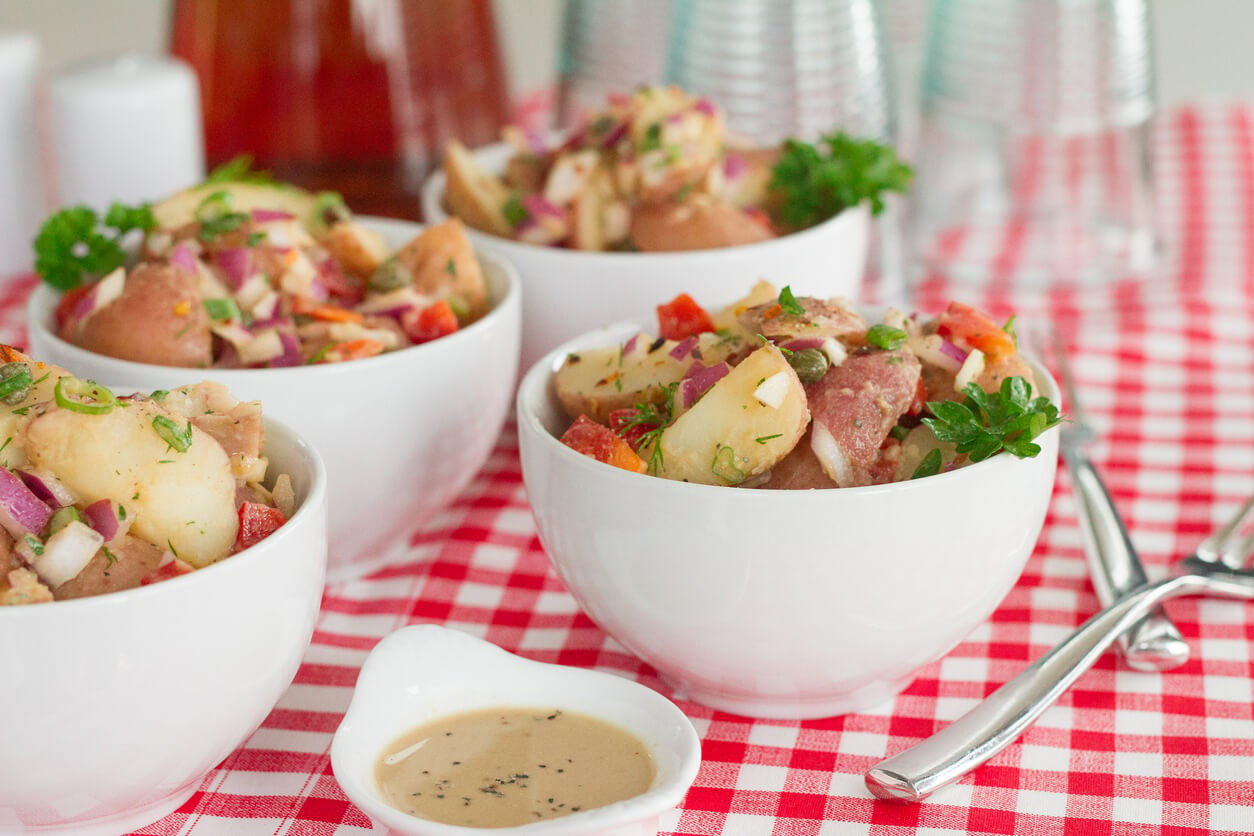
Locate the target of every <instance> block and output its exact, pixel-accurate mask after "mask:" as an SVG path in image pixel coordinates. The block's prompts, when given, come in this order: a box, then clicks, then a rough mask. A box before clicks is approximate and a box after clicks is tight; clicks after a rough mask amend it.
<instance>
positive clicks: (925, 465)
mask: <svg viewBox="0 0 1254 836" xmlns="http://www.w3.org/2000/svg"><path fill="white" fill-rule="evenodd" d="M942 461H943V460H942V459H941V451H940V448H939V447H933V448H932V449H931V450H929V451H928V452H927V455H926V456H924V457H923V460H922V461H920V462H919V466H918V467H916V468H915V469H914V473H913V474H911V476H910V478H911V479H922V478H923V477H924V476H935V475H936V474H937V473H940V469H941V464H942Z"/></svg>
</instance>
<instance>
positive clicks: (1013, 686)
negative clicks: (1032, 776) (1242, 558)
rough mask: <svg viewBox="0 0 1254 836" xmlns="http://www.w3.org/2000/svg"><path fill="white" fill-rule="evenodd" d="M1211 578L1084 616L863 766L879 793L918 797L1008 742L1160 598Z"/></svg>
mask: <svg viewBox="0 0 1254 836" xmlns="http://www.w3.org/2000/svg"><path fill="white" fill-rule="evenodd" d="M1205 584H1206V581H1205V580H1204V579H1201V578H1199V577H1198V576H1197V575H1191V574H1188V575H1179V576H1175V577H1170V578H1165V579H1163V580H1161V581H1158V582H1157V583H1152V584H1146V585H1145V586H1142V587H1140V588H1139V589H1136V590H1134V591H1133V592H1131V593H1130V594H1128V595H1125V596H1124V597H1123V598H1120V599H1119V600H1118V601H1116V602H1115V603H1114V604H1112V605H1110V606H1109V607H1107V608H1106V609H1104V610H1102V611H1101V612H1099V613H1097V614H1096V615H1094V616H1093V617H1092V618H1090V619H1089V620H1088V621H1086V622H1084V624H1083V625H1081V626H1080V627H1079V629H1077V630H1076V631H1075V632H1074V633H1072V634H1071V637H1070V638H1068V639H1067V640H1066V641H1064V642H1063V643H1062V644H1060V645H1058V646H1057V647H1055V648H1054V649H1053V650H1051V651H1050V652H1049V653H1047V654H1045V655H1044V656H1042V657H1041V658H1040V659H1038V660H1037V661H1036V662H1034V663H1032V664H1031V665H1030V666H1029V667H1028V668H1027V669H1026V670H1025V671H1023V673H1021V674H1019V675H1018V676H1016V677H1015V678H1014V679H1011V680H1010V681H1009V682H1007V683H1006V684H1005V685H1002V686H1001V687H1000V688H998V689H997V690H996V691H994V692H993V693H992V694H991V695H989V696H988V698H986V699H985V700H984V701H983V702H980V703H978V704H977V705H976V706H975V707H974V708H972V709H971V710H970V711H968V712H967V713H966V714H964V715H962V716H961V717H959V718H958V719H957V720H954V721H953V722H952V723H950V724H949V725H948V726H946V727H945V728H943V729H941V730H940V731H938V732H937V733H936V734H934V735H932V736H931V737H929V738H927V739H925V740H923V741H922V742H921V743H916V744H915V745H914V746H911V747H910V748H909V749H906V750H904V751H902V752H898V753H897V754H896V755H893V756H892V757H891V758H888V759H887V760H885V761H882V762H880V763H879V764H876V765H875V766H874V767H872V768H871V769H870V770H869V771H868V772H867V773H866V785H867V789H869V790H870V791H871V793H872V794H873V795H875V796H876V797H878V798H885V799H889V800H893V801H921V800H922V799H923V798H924V797H925V796H927V795H929V794H930V793H932V792H933V791H935V790H937V789H939V788H941V787H943V786H945V785H947V784H951V783H953V782H954V781H956V780H958V779H959V778H961V777H962V776H963V775H965V774H967V773H968V772H970V771H971V770H972V769H975V768H976V767H977V766H979V765H980V764H982V763H984V762H985V761H987V760H988V759H989V758H991V757H993V756H994V755H996V754H997V753H998V752H1000V751H1001V750H1002V749H1004V748H1006V747H1007V746H1008V745H1010V743H1011V742H1012V741H1014V739H1015V738H1017V737H1018V736H1019V735H1020V734H1022V733H1023V731H1024V730H1025V729H1026V728H1027V727H1028V726H1030V725H1032V723H1033V722H1035V721H1036V718H1037V717H1039V716H1040V715H1041V713H1042V712H1044V711H1045V709H1047V708H1049V707H1050V706H1051V705H1053V704H1054V702H1055V701H1056V700H1057V699H1058V697H1059V696H1061V695H1062V693H1063V692H1064V691H1066V690H1067V688H1069V687H1070V686H1071V684H1072V683H1073V682H1075V681H1076V680H1077V679H1079V678H1080V675H1081V674H1083V673H1084V672H1085V671H1087V670H1088V669H1089V668H1090V667H1091V666H1092V665H1093V662H1095V661H1096V660H1097V658H1098V657H1099V656H1101V654H1102V652H1103V651H1105V650H1106V648H1108V647H1110V645H1111V643H1113V642H1114V640H1115V638H1116V637H1117V636H1119V635H1120V634H1122V633H1123V632H1125V631H1126V630H1127V629H1128V628H1129V627H1130V626H1132V624H1134V623H1135V622H1137V621H1139V620H1140V619H1142V618H1143V617H1144V616H1145V614H1146V613H1148V612H1149V611H1150V610H1151V609H1152V608H1153V607H1155V606H1156V605H1157V604H1158V603H1159V602H1160V601H1163V600H1165V599H1167V598H1171V597H1174V596H1176V595H1185V594H1189V593H1191V592H1196V591H1198V589H1200V588H1202V587H1204V586H1205Z"/></svg>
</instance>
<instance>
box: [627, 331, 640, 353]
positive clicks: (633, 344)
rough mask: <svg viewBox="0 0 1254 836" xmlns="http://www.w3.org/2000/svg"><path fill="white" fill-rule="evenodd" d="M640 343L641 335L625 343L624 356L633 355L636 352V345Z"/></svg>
mask: <svg viewBox="0 0 1254 836" xmlns="http://www.w3.org/2000/svg"><path fill="white" fill-rule="evenodd" d="M639 341H640V335H639V334H636V335H635V336H634V337H632V338H631V339H630V340H628V341H627V342H625V343H623V354H631V353H632V352H633V351H635V350H636V343H638V342H639Z"/></svg>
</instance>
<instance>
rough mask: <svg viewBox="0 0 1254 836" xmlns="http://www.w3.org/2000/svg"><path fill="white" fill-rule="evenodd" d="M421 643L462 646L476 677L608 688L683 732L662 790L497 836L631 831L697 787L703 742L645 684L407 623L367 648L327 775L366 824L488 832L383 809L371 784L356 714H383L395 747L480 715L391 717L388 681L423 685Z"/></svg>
mask: <svg viewBox="0 0 1254 836" xmlns="http://www.w3.org/2000/svg"><path fill="white" fill-rule="evenodd" d="M424 642H432V643H449V642H451V643H452V645H453V647H455V646H456V645H459V644H460V645H462V647H461V648H460V649H461V650H462V652H463V655H464V657H465V658H466V660H467V664H468V665H469V666H471V667H472V668H475V667H477V668H479V669H480V670H482V669H494V670H499V671H501V672H502V673H511V674H512V673H514V672H518V673H517V675H518V676H520V677H529V678H532V679H533V680H539V681H540V682H542V683H547V682H548V681H550V680H552V681H553V683H552V684H553V686H556V684H557V682H558V681H561V680H566V681H569V680H570V679H572V678H575V679H579V680H582V681H605V682H607V683H612V684H609V685H608V687H611V688H613V689H615V690H616V691H618V692H619V693H620V694H622V693H627V694H630V695H631V696H630V697H615V698H614V700H612V701H611V704H613V702H614V701H618V702H621V701H623V700H629V701H630V702H632V703H633V704H635V705H637V706H639V705H645V706H647V709H646V710H647V711H648V712H649V713H650V714H653V715H655V716H656V715H667V716H668V717H670V718H672V719H673V720H674V721H675V722H676V723H678V724H679V725H680V728H681V732H680V736H681V737H682V738H683V744H684V745H683V748H682V749H681V750H677V751H676V752H675V756H676V764H675V770H674V774H673V775H672V776H671V777H670V780H669V781H667V782H666V783H664V784H661V785H659V786H653V787H650V788H649V789H647V790H645V792H643V793H640V794H638V795H635V796H631V797H629V798H625V799H622V800H620V801H617V802H613V803H612V804H608V805H603V806H601V807H594V808H590V809H588V810H585V811H582V813H580V814H578V815H570V816H560V817H557V818H551V819H543V820H540V821H535V822H528V823H527V824H521V825H513V826H510V827H501V828H492V830H495V831H500V832H501V833H503V834H513V833H519V834H523V833H536V834H552V836H576V834H580V833H587V832H589V831H588V829H587V828H588V827H592V828H594V829H595V832H601V829H602V828H613V827H621V826H624V825H628V824H631V823H633V822H637V821H641V820H644V819H647V818H649V817H651V816H656V815H658V814H660V813H661V812H663V811H664V810H666V809H670V808H672V807H674V806H675V805H676V804H678V803H679V802H680V800H682V798H683V796H684V794H685V793H686V792H687V791H688V789H689V787H691V786H692V783H693V782H694V781H695V780H696V778H697V774H698V772H699V769H700V766H701V761H702V756H701V740H700V735H699V734H698V733H697V731H696V728H695V727H694V726H693V723H692V720H691V719H690V718H689V717H688V715H687V714H686V713H685V712H684V711H683V709H681V708H680V707H679V706H678V705H676V704H675V702H674V700H671V699H668V698H667V697H665V696H663V695H662V694H661V693H659V692H658V691H656V690H654V689H652V688H650V687H649V686H647V685H645V684H644V683H642V682H639V681H637V680H636V679H634V678H631V677H627V676H619V675H617V674H615V673H612V672H609V671H604V670H600V669H597V668H589V667H582V666H577V665H563V664H560V663H555V662H543V661H540V660H537V659H532V658H529V657H527V656H523V655H521V654H520V653H514V652H511V651H508V650H506V649H505V648H503V647H501V646H500V645H498V644H496V643H495V642H492V641H489V640H487V639H485V638H481V637H479V636H477V635H474V634H472V633H469V632H467V631H465V630H461V629H459V628H457V627H452V626H449V625H444V624H411V625H409V626H407V627H401V628H399V629H397V630H394V631H392V632H391V633H389V634H387V635H386V636H384V637H383V638H382V639H381V640H380V641H379V643H378V644H376V645H375V646H374V648H372V649H371V651H370V654H369V655H368V656H367V657H366V660H365V661H364V662H363V663H362V667H361V672H360V675H359V676H358V679H357V683H356V684H355V685H354V687H353V694H352V698H351V699H350V701H349V706H348V708H347V709H346V710H345V712H344V716H343V718H342V719H341V721H340V724H339V726H338V727H337V728H336V730H335V734H334V736H333V738H332V741H331V748H330V755H331V764H332V769H333V770H335V769H336V767H345V768H346V770H347V771H348V772H349V773H350V774H349V775H345V776H344V779H343V780H341V779H340V777H339V774H338V773H337V776H336V780H337V781H340V784H341V789H342V790H343V791H344V793H345V795H347V796H349V798H350V800H351V801H352V802H353V803H354V804H357V805H358V806H359V807H361V809H362V810H363V811H364V812H366V813H367V814H368V815H369V816H370V817H371V818H377V819H378V820H380V821H382V822H383V823H384V824H386V825H387V826H388V827H390V828H393V829H394V830H395V831H396V832H397V833H400V834H423V836H470V834H474V833H482V832H483V831H484V830H485V829H486V828H482V827H469V826H464V825H457V824H450V823H446V822H439V821H435V820H433V819H425V818H423V817H421V816H415V815H411V814H409V813H406V812H404V811H402V810H399V809H397V808H396V807H393V806H392V805H391V804H388V803H387V801H386V800H385V799H383V798H382V797H381V795H382V793H381V792H380V791H379V789H378V785H377V783H376V781H375V780H374V774H373V772H374V770H373V767H374V763H375V759H376V758H377V756H378V752H377V751H375V752H370V753H367V752H366V749H365V740H364V738H368V737H369V736H370V735H369V732H368V731H367V730H364V729H360V728H359V726H362V725H365V724H366V721H363V720H362V718H361V716H360V715H364V714H366V713H367V712H371V713H372V716H373V717H374V718H376V719H377V718H378V717H379V716H380V715H385V714H386V715H387V717H388V719H387V720H386V721H384V722H383V725H384V726H388V727H390V728H391V732H390V733H389V735H388V737H389V738H390V739H392V740H394V739H396V738H397V737H399V736H400V735H403V734H405V733H406V731H408V730H412V729H414V728H415V727H417V726H421V725H426V724H428V723H432V722H436V721H438V720H439V719H442V718H444V717H450V716H456V715H458V714H463V713H466V712H467V711H477V710H480V709H481V708H483V706H471V707H469V708H465V707H455V708H450V709H449V710H446V711H443V712H440V713H438V714H434V715H432V716H430V717H426V718H425V719H421V720H419V721H418V722H414V721H412V720H404V719H403V718H402V717H400V716H399V715H398V713H397V712H395V711H391V710H389V708H390V706H389V705H387V702H388V699H387V697H386V695H385V693H384V691H385V689H386V688H387V686H388V684H390V681H385V680H388V676H389V675H390V676H391V680H396V679H405V680H410V679H418V680H421V678H422V674H423V670H422V666H421V664H420V663H421V662H422V658H421V653H420V652H419V653H418V654H417V656H415V652H414V647H415V645H417V646H418V647H419V648H421V646H422V645H423V643H424ZM398 656H399V657H401V658H404V659H407V660H410V662H409V664H410V667H409V668H404V667H403V666H402V665H398V664H397V663H396V662H395V660H394V659H393V657H398ZM372 662H373V664H372ZM389 662H391V664H390V665H389V666H388V674H384V673H382V672H381V671H380V670H379V669H381V668H383V666H384V665H385V664H387V663H389ZM398 668H400V671H398ZM451 676H453V677H456V676H457V674H456V673H453V674H451ZM606 678H608V679H606ZM557 702H560V701H555V703H554V704H553V707H555V708H562V705H559V704H557ZM495 705H498V706H499V707H502V708H521V709H527V708H530V707H533V706H531V705H528V704H526V703H513V702H510V701H509V700H508V699H507V700H505V701H503V702H500V703H495ZM545 705H546V707H547V706H548V705H549V704H548V703H545ZM575 710H579V711H580V713H583V714H588V715H590V716H593V717H596V718H597V719H600V720H602V721H604V722H607V723H611V724H613V725H615V726H618V727H620V728H622V727H623V724H622V723H621V722H620V721H618V720H616V719H615V718H614V716H613V713H612V712H610V711H604V710H598V711H595V712H594V711H591V710H588V709H575ZM627 731H629V732H630V731H631V730H630V729H627ZM650 748H651V749H652V748H654V747H650ZM354 790H361V791H362V792H361V793H357V792H354ZM371 791H373V792H371ZM359 796H361V797H359Z"/></svg>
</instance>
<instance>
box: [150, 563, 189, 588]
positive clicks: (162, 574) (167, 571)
mask: <svg viewBox="0 0 1254 836" xmlns="http://www.w3.org/2000/svg"><path fill="white" fill-rule="evenodd" d="M193 571H195V567H194V566H192V565H191V564H190V563H187V562H186V561H183V560H180V559H178V558H177V557H176V558H174V559H173V560H171V561H170V562H169V563H166V564H165V565H163V566H159V567H157V568H156V569H154V570H153V571H151V572H149V573H148V574H147V575H144V577H143V580H141V581H140V582H139V585H140V586H148V585H149V584H154V583H160V582H161V581H168V580H169V579H170V578H177V577H178V576H179V575H187V574H190V573H191V572H193Z"/></svg>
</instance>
